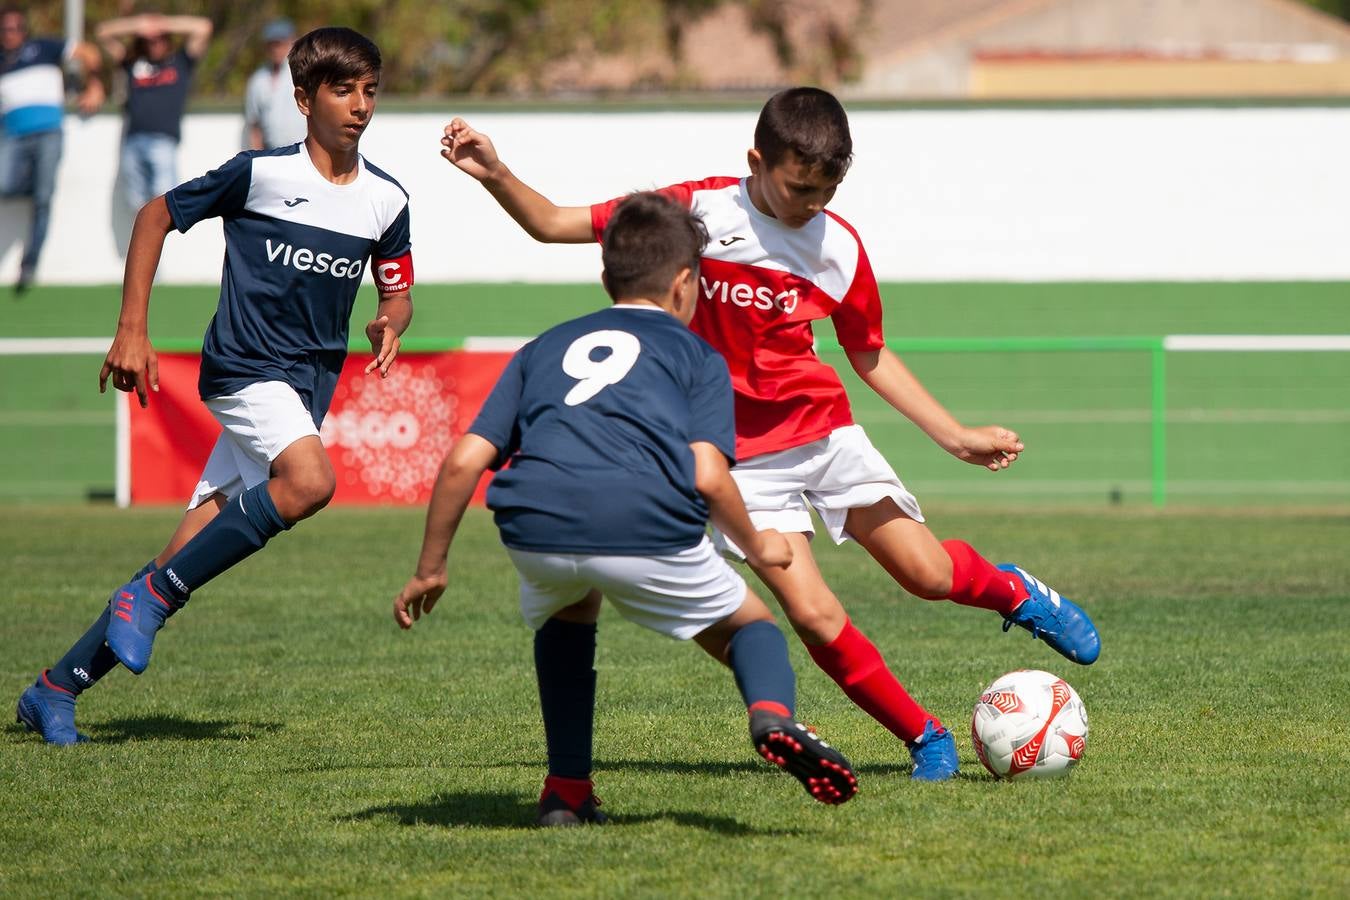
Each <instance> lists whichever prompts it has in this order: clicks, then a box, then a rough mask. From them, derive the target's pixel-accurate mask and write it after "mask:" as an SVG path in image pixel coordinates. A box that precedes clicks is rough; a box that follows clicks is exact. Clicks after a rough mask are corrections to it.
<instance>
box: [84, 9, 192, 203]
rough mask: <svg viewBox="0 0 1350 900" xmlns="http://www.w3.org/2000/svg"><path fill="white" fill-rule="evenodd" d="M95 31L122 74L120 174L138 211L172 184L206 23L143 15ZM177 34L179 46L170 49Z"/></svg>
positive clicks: (151, 14) (127, 194)
mask: <svg viewBox="0 0 1350 900" xmlns="http://www.w3.org/2000/svg"><path fill="white" fill-rule="evenodd" d="M95 33H96V34H97V35H98V41H99V43H100V44H101V45H102V46H103V49H104V52H106V53H107V54H108V56H109V57H110V58H111V59H112V61H113V62H114V63H115V64H118V65H121V66H122V68H123V69H124V70H125V72H126V75H127V105H126V121H125V123H124V124H123V130H122V159H121V176H122V185H123V188H124V190H125V197H126V200H127V203H128V205H129V206H130V207H131V208H132V209H134V210H138V209H140V208H141V207H142V206H143V205H145V203H146V202H147V201H148V200H150V199H151V198H153V197H158V196H159V195H160V194H163V193H165V192H166V191H168V190H169V189H170V188H172V187H173V186H174V185H176V184H177V183H178V141H179V138H180V137H181V129H182V122H183V109H184V108H185V107H186V106H187V98H188V90H189V88H190V87H191V82H192V73H193V72H194V71H195V70H196V68H197V63H198V61H199V60H200V59H201V58H202V54H203V53H205V52H206V45H207V43H208V42H209V41H210V40H211V20H210V19H207V18H204V17H202V16H162V15H158V14H156V13H148V14H145V15H139V16H128V17H126V18H122V19H110V20H109V21H107V22H104V23H103V24H101V25H99V26H98V29H97V31H96V32H95ZM177 36H182V38H183V44H182V46H181V47H179V48H178V49H174V40H173V39H174V37H177ZM127 40H130V47H129V48H128V46H127V44H126V43H125V42H126V41H127Z"/></svg>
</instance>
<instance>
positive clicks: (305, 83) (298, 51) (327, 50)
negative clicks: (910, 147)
mask: <svg viewBox="0 0 1350 900" xmlns="http://www.w3.org/2000/svg"><path fill="white" fill-rule="evenodd" d="M286 60H287V62H288V64H289V65H290V68H291V81H292V82H294V83H295V86H296V87H298V88H300V89H301V90H303V91H304V92H305V95H306V96H309V97H313V96H314V94H315V93H316V92H317V91H318V90H319V85H322V84H338V83H339V82H343V81H348V80H351V79H353V78H361V77H374V78H378V77H379V76H380V68H381V65H382V63H381V61H380V48H379V47H376V46H375V42H374V41H372V40H371V39H370V38H368V37H366V36H365V35H364V34H361V33H360V32H358V31H353V30H352V29H350V28H316V29H314V30H313V31H311V32H309V33H308V34H306V35H304V36H303V37H301V38H300V40H298V41H296V42H295V46H293V47H292V48H291V52H290V55H288V56H287V57H286Z"/></svg>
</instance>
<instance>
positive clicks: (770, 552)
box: [745, 528, 792, 569]
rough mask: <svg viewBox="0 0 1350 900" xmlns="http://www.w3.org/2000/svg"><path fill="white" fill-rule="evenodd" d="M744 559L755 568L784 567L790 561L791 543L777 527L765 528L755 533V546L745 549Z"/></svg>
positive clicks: (789, 563)
mask: <svg viewBox="0 0 1350 900" xmlns="http://www.w3.org/2000/svg"><path fill="white" fill-rule="evenodd" d="M745 559H746V562H748V563H750V565H752V566H754V567H756V568H761V569H762V568H765V567H768V566H775V567H777V568H779V569H786V568H787V567H788V566H789V565H791V563H792V545H791V544H789V543H788V540H787V538H785V537H783V535H782V534H781V533H780V532H779V531H778V529H776V528H765V529H764V530H763V531H760V532H758V533H757V534H756V540H755V546H754V547H753V548H751V549H750V550H747V551H746V554H745Z"/></svg>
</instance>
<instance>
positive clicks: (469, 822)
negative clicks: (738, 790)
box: [339, 792, 800, 835]
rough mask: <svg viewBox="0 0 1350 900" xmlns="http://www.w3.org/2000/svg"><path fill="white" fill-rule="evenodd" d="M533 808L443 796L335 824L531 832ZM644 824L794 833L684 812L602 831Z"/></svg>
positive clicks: (504, 800)
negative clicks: (386, 822)
mask: <svg viewBox="0 0 1350 900" xmlns="http://www.w3.org/2000/svg"><path fill="white" fill-rule="evenodd" d="M536 812H537V809H536V807H535V804H534V802H533V801H524V800H521V799H520V797H519V796H516V795H514V794H484V793H474V792H470V793H462V794H456V793H442V794H437V795H435V796H434V797H431V798H430V799H428V800H425V801H423V802H422V803H391V804H389V805H387V806H374V807H371V808H370V809H363V810H361V811H360V812H356V813H352V814H351V815H349V816H343V817H340V818H339V821H346V822H365V821H370V820H372V819H385V818H392V819H394V820H396V821H397V822H398V823H399V824H400V825H433V826H439V827H442V828H473V827H479V828H484V827H486V828H518V829H530V830H533V829H534V828H535V827H536V826H535V824H534V817H535V815H536ZM647 822H674V823H675V824H677V825H682V826H684V827H686V828H701V829H703V830H704V831H710V832H713V833H714V834H725V835H793V834H799V833H800V832H799V831H798V830H796V829H792V828H754V827H752V826H749V825H746V824H745V823H743V822H738V821H736V820H735V819H732V818H728V817H727V816H710V815H707V814H705V813H696V812H690V811H688V810H670V811H668V812H660V813H644V814H641V815H624V814H622V813H615V814H611V815H610V819H609V822H608V824H606V825H605V826H604V827H605V828H614V827H616V826H617V827H623V826H625V825H641V824H644V823H647Z"/></svg>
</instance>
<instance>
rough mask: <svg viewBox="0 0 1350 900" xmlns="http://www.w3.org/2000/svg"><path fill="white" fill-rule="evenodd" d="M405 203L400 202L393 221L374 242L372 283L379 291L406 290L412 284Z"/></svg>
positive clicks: (410, 249)
mask: <svg viewBox="0 0 1350 900" xmlns="http://www.w3.org/2000/svg"><path fill="white" fill-rule="evenodd" d="M411 233H412V232H411V228H410V219H409V218H408V204H406V203H404V204H403V209H401V210H400V211H399V213H398V215H397V216H395V217H394V221H393V222H391V223H390V224H389V227H388V228H386V229H385V230H384V234H382V235H380V241H379V243H378V244H376V245H375V265H374V266H373V267H372V269H373V271H374V272H375V287H376V288H378V289H379V291H380V293H382V294H393V293H397V292H398V291H406V290H408V289H409V288H410V287H412V285H413V265H412V239H411Z"/></svg>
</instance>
